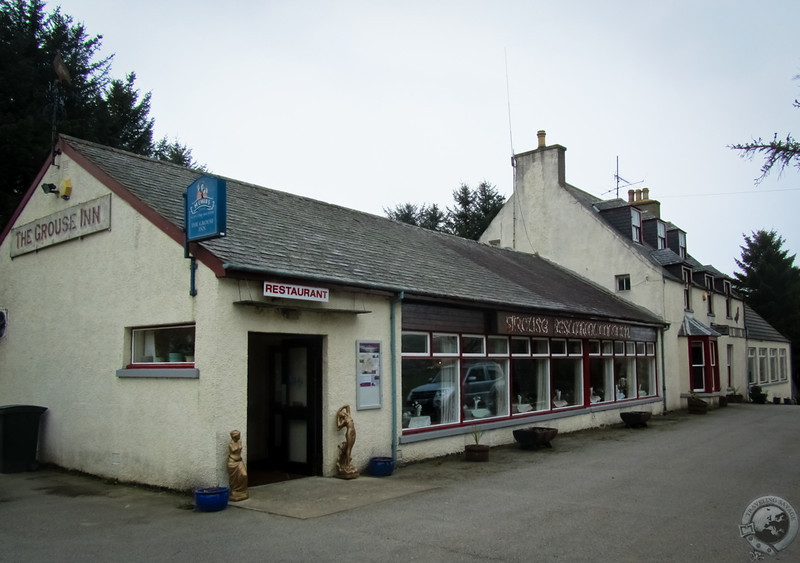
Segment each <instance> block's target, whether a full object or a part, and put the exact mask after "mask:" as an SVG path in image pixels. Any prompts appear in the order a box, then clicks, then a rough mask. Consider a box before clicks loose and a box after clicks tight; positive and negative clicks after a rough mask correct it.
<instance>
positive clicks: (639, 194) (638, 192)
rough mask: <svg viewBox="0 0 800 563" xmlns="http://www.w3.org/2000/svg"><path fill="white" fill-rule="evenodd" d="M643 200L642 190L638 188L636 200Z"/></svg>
mask: <svg viewBox="0 0 800 563" xmlns="http://www.w3.org/2000/svg"><path fill="white" fill-rule="evenodd" d="M641 200H642V190H638V189H637V190H636V201H641Z"/></svg>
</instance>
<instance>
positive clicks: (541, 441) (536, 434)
mask: <svg viewBox="0 0 800 563" xmlns="http://www.w3.org/2000/svg"><path fill="white" fill-rule="evenodd" d="M556 434H558V428H544V427H538V426H532V427H531V428H519V429H517V430H514V439H515V440H516V441H517V443H519V447H520V449H523V450H535V449H538V448H541V447H545V448H552V447H553V446H552V445H550V442H551V441H552V440H553V439H554V438H555V437H556Z"/></svg>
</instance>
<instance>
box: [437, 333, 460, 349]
mask: <svg viewBox="0 0 800 563" xmlns="http://www.w3.org/2000/svg"><path fill="white" fill-rule="evenodd" d="M432 347H433V353H434V354H458V336H456V335H455V334H435V333H434V335H433V346H432Z"/></svg>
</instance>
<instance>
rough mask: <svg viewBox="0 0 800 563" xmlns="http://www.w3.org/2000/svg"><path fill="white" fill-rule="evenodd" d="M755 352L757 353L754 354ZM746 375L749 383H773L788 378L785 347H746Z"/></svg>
mask: <svg viewBox="0 0 800 563" xmlns="http://www.w3.org/2000/svg"><path fill="white" fill-rule="evenodd" d="M756 354H757V355H756ZM747 377H748V381H749V382H750V383H775V382H778V381H787V380H788V379H789V369H788V365H787V360H786V349H785V348H758V351H756V348H748V349H747Z"/></svg>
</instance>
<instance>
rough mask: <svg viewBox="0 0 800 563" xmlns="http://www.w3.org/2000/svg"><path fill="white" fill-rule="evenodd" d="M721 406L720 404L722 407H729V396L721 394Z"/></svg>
mask: <svg viewBox="0 0 800 563" xmlns="http://www.w3.org/2000/svg"><path fill="white" fill-rule="evenodd" d="M719 406H720V408H722V407H727V406H728V397H726V396H725V395H720V396H719Z"/></svg>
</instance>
